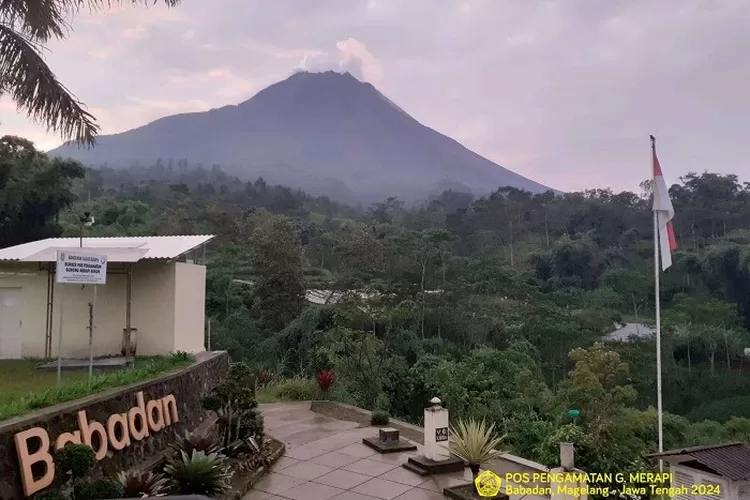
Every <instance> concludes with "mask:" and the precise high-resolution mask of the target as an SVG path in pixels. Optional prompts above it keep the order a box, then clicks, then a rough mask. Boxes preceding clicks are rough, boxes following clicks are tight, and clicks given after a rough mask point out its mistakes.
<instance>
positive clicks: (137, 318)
mask: <svg viewBox="0 0 750 500" xmlns="http://www.w3.org/2000/svg"><path fill="white" fill-rule="evenodd" d="M131 292H132V311H131V322H130V323H131V326H132V327H133V328H137V329H138V332H137V333H136V342H137V345H136V352H137V353H138V354H142V355H145V356H149V355H156V354H165V353H168V352H172V351H174V350H175V349H174V327H175V321H174V320H175V307H174V296H175V263H173V262H172V263H161V262H139V263H137V264H135V265H134V266H133V278H132V290H131ZM123 318H124V316H123ZM124 327H125V322H124V320H123V323H122V326H120V336H122V329H123V328H124Z"/></svg>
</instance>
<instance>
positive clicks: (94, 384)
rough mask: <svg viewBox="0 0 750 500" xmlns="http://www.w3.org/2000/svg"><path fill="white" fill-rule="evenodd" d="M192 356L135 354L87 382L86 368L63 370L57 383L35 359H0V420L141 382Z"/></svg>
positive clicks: (189, 360) (184, 363)
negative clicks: (129, 364) (125, 364)
mask: <svg viewBox="0 0 750 500" xmlns="http://www.w3.org/2000/svg"><path fill="white" fill-rule="evenodd" d="M193 359H194V358H193V357H192V356H190V355H187V354H185V353H175V354H172V355H170V356H153V357H147V358H138V359H137V360H136V364H135V368H129V369H126V370H119V371H112V370H106V371H99V372H95V373H94V377H93V378H92V380H91V383H89V379H88V372H87V371H86V370H81V371H67V372H66V371H63V372H62V380H61V383H60V385H59V386H58V385H57V372H55V371H42V370H37V366H38V365H39V363H40V361H39V360H18V361H15V360H13V361H0V420H5V419H7V418H11V417H16V416H19V415H23V414H25V413H28V412H30V411H33V410H38V409H40V408H46V407H48V406H52V405H56V404H59V403H64V402H66V401H71V400H73V399H78V398H81V397H84V396H88V395H90V394H96V393H97V392H102V391H105V390H108V389H113V388H116V387H121V386H125V385H130V384H133V383H136V382H141V381H143V380H147V379H149V378H152V377H154V376H156V375H159V374H161V373H165V372H168V371H171V370H176V369H178V368H183V367H185V366H188V365H190V364H191V363H192V362H193Z"/></svg>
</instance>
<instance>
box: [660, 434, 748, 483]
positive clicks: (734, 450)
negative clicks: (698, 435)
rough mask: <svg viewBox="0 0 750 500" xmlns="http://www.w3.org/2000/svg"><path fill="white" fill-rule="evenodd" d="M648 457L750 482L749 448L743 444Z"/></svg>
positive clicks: (699, 448)
mask: <svg viewBox="0 0 750 500" xmlns="http://www.w3.org/2000/svg"><path fill="white" fill-rule="evenodd" d="M649 456H650V457H654V458H659V457H661V458H664V459H669V458H672V460H669V461H670V462H672V463H678V464H680V465H684V466H686V467H691V466H692V467H693V468H698V467H695V465H700V466H703V467H704V468H708V469H709V470H711V471H713V472H714V473H716V474H718V475H720V476H723V477H726V478H729V479H731V480H733V481H750V446H747V445H745V444H744V443H729V444H719V445H710V446H694V447H692V448H680V449H676V450H669V451H665V452H663V453H654V454H652V455H649Z"/></svg>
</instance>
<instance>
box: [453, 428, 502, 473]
mask: <svg viewBox="0 0 750 500" xmlns="http://www.w3.org/2000/svg"><path fill="white" fill-rule="evenodd" d="M504 438H505V436H501V437H497V436H495V424H492V425H490V426H489V428H488V427H487V424H486V423H485V421H484V419H482V420H481V421H477V420H474V419H473V418H472V419H469V420H468V421H464V420H459V421H458V423H457V424H456V426H455V427H451V443H450V450H451V453H453V454H454V455H455V456H457V457H458V458H460V459H461V460H463V461H464V462H468V463H469V464H476V465H482V464H484V463H487V462H489V461H490V460H492V459H493V458H496V457H498V456H499V455H501V454H502V452H501V451H499V450H498V447H499V446H500V443H501V442H502V440H503V439H504Z"/></svg>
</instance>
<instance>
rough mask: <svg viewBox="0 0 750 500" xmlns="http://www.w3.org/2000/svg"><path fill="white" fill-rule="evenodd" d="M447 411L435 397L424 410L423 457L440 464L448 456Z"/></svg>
mask: <svg viewBox="0 0 750 500" xmlns="http://www.w3.org/2000/svg"><path fill="white" fill-rule="evenodd" d="M448 422H449V420H448V410H447V409H446V408H443V406H442V402H441V401H440V399H438V398H437V397H435V398H432V399H431V400H430V407H429V408H425V410H424V456H425V458H427V459H428V460H433V461H435V462H441V461H443V460H448V459H449V458H450V457H451V455H450V436H449V430H448V429H449V424H448Z"/></svg>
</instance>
